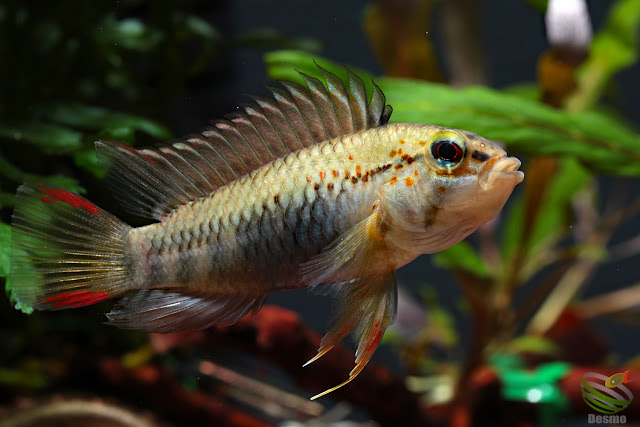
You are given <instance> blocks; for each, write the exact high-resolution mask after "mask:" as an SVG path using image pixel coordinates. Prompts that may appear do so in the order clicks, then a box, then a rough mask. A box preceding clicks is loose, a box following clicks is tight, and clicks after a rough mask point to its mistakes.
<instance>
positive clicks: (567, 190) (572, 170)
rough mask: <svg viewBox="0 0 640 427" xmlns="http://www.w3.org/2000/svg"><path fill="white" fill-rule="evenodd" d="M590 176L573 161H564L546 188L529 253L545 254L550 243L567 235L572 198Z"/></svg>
mask: <svg viewBox="0 0 640 427" xmlns="http://www.w3.org/2000/svg"><path fill="white" fill-rule="evenodd" d="M590 177H591V175H589V173H587V171H586V170H585V169H584V168H582V167H581V166H580V165H579V164H578V163H576V162H575V161H574V160H572V159H564V161H563V162H562V163H561V165H560V169H559V170H558V172H557V174H556V175H555V177H554V179H553V181H552V183H551V185H550V186H549V187H548V188H547V192H546V194H545V197H544V201H543V203H542V206H541V207H540V208H539V210H538V214H537V215H536V218H535V222H534V225H533V230H532V232H531V235H530V237H529V242H528V250H529V251H530V252H533V251H540V250H545V249H546V248H547V247H548V243H549V242H550V241H552V240H553V241H555V240H556V239H557V238H558V236H562V235H564V234H566V233H565V232H563V230H566V226H567V224H568V223H569V216H571V202H572V200H573V196H574V195H575V194H576V193H577V192H578V191H579V190H580V189H581V188H583V187H584V185H585V184H587V183H588V182H589V178H590Z"/></svg>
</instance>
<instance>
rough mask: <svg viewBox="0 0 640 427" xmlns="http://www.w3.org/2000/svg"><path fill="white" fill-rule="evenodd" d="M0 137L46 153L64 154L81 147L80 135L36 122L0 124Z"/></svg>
mask: <svg viewBox="0 0 640 427" xmlns="http://www.w3.org/2000/svg"><path fill="white" fill-rule="evenodd" d="M0 137H3V138H7V139H10V140H12V141H13V142H14V143H21V142H26V143H29V144H33V145H35V146H37V147H39V148H41V149H42V150H43V151H45V152H46V153H66V152H69V151H73V150H74V149H76V148H78V147H80V146H81V141H82V134H81V133H80V132H78V131H76V130H73V129H70V128H68V127H65V126H60V125H56V124H51V123H42V122H37V121H29V122H23V123H19V124H4V123H0Z"/></svg>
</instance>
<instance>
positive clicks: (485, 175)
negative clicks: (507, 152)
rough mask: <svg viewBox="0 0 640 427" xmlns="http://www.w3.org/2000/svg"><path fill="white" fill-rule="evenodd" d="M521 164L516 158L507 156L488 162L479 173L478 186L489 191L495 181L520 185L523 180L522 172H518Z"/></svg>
mask: <svg viewBox="0 0 640 427" xmlns="http://www.w3.org/2000/svg"><path fill="white" fill-rule="evenodd" d="M521 164H522V163H521V162H520V160H518V159H517V158H515V157H507V156H503V157H496V158H495V159H492V160H489V161H488V162H487V163H486V164H485V165H484V167H483V168H482V170H481V171H480V176H479V177H478V184H479V185H480V187H481V188H482V189H483V190H489V189H491V188H492V187H493V186H494V185H495V184H496V182H497V181H501V182H504V183H505V184H506V183H511V184H512V185H513V186H515V185H517V184H520V183H521V182H522V180H523V179H524V172H522V171H519V170H518V168H519V167H520V165H521Z"/></svg>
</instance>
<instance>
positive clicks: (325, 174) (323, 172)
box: [320, 171, 327, 181]
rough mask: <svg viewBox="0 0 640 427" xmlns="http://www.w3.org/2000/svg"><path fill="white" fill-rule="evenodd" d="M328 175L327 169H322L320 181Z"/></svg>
mask: <svg viewBox="0 0 640 427" xmlns="http://www.w3.org/2000/svg"><path fill="white" fill-rule="evenodd" d="M326 177H327V173H326V172H325V171H320V181H324V179H325V178H326Z"/></svg>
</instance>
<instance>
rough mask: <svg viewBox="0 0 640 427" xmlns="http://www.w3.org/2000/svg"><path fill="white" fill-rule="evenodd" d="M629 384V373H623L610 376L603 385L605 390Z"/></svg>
mask: <svg viewBox="0 0 640 427" xmlns="http://www.w3.org/2000/svg"><path fill="white" fill-rule="evenodd" d="M630 382H631V380H630V379H629V371H624V373H622V372H620V373H618V374H614V375H611V376H610V377H609V378H607V380H606V381H605V382H604V385H605V386H606V387H607V388H616V387H618V386H619V385H621V384H627V383H630Z"/></svg>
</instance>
